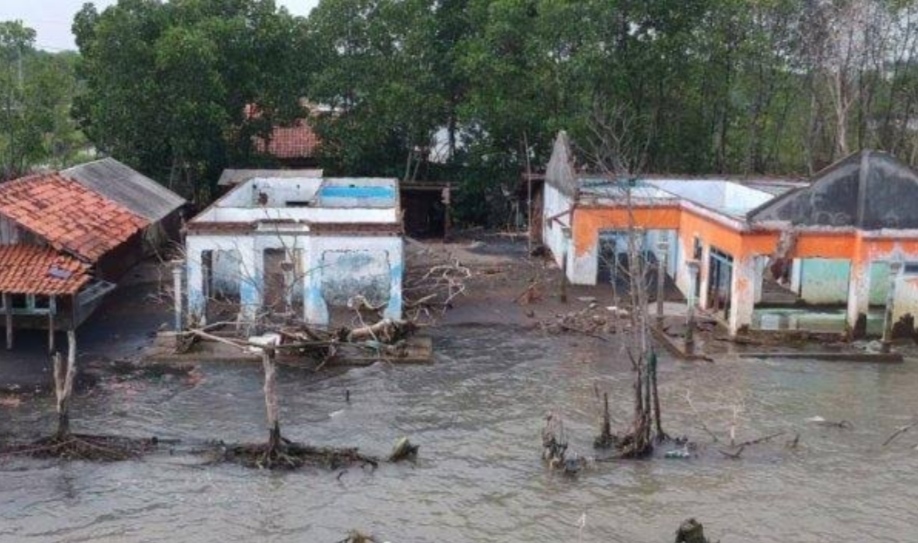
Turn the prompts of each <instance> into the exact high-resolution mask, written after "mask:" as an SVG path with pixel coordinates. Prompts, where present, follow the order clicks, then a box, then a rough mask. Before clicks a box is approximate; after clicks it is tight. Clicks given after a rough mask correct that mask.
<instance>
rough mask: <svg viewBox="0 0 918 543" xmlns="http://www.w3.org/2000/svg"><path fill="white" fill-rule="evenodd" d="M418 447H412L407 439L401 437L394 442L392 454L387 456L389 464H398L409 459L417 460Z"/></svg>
mask: <svg viewBox="0 0 918 543" xmlns="http://www.w3.org/2000/svg"><path fill="white" fill-rule="evenodd" d="M419 447H420V446H419V445H412V444H411V442H410V441H408V438H407V437H403V438H401V439H399V440H398V441H396V442H395V446H394V447H392V453H391V454H390V455H389V462H400V461H402V460H406V459H409V458H417V456H418V448H419Z"/></svg>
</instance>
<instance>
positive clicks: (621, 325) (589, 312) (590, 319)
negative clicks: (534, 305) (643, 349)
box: [541, 302, 631, 336]
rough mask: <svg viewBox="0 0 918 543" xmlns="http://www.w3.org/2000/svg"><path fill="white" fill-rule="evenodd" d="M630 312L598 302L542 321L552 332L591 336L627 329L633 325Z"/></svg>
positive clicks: (545, 328) (547, 330)
mask: <svg viewBox="0 0 918 543" xmlns="http://www.w3.org/2000/svg"><path fill="white" fill-rule="evenodd" d="M629 317H630V312H629V311H628V310H627V309H622V308H620V307H617V306H605V307H604V306H601V305H599V304H597V303H596V302H590V304H589V305H588V306H586V307H584V308H583V309H581V310H579V311H569V312H567V313H560V314H556V315H555V316H554V317H553V318H551V319H548V320H545V321H543V322H542V323H541V325H542V329H543V330H545V331H546V332H548V333H550V334H563V333H570V332H574V333H580V334H585V335H590V336H607V335H612V334H616V333H618V332H621V331H624V330H627V329H628V328H629V327H630V326H631V321H630V319H629Z"/></svg>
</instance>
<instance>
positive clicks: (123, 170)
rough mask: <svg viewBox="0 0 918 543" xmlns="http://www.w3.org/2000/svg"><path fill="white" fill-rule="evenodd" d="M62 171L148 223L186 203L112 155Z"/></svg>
mask: <svg viewBox="0 0 918 543" xmlns="http://www.w3.org/2000/svg"><path fill="white" fill-rule="evenodd" d="M61 173H62V174H63V175H65V176H66V177H69V178H70V179H73V180H74V181H76V182H77V183H79V184H81V185H83V186H84V187H86V188H88V189H89V190H91V191H93V192H96V193H98V194H101V195H102V196H104V197H106V198H108V199H110V200H112V201H114V202H117V203H119V204H121V205H123V206H124V207H126V208H128V209H129V210H131V211H133V212H134V213H135V214H137V215H139V216H141V217H143V218H145V219H147V220H149V221H150V222H154V223H155V222H158V221H160V220H162V219H164V218H165V217H166V216H168V215H169V214H170V213H172V212H173V211H175V210H176V209H178V208H179V207H181V206H183V205H185V199H184V198H182V197H181V196H179V195H178V194H176V193H174V192H172V191H171V190H169V189H167V188H166V187H164V186H162V185H160V184H159V183H157V182H156V181H154V180H152V179H150V178H149V177H147V176H145V175H143V174H142V173H140V172H138V171H136V170H133V169H131V168H129V167H128V166H127V165H125V164H122V163H121V162H118V161H117V160H115V159H113V158H103V159H101V160H96V161H93V162H87V163H86V164H80V165H79V166H74V167H73V168H68V169H66V170H64V171H62V172H61Z"/></svg>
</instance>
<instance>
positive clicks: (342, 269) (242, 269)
mask: <svg viewBox="0 0 918 543" xmlns="http://www.w3.org/2000/svg"><path fill="white" fill-rule="evenodd" d="M268 250H282V251H283V252H284V253H285V254H286V255H287V258H286V260H287V261H291V259H294V260H295V262H294V261H291V264H292V267H291V269H290V270H285V278H284V281H285V287H284V288H285V291H284V294H285V296H288V301H289V302H291V303H298V302H300V301H302V302H304V309H303V311H304V318H306V319H307V320H308V321H309V322H313V323H315V324H327V323H328V318H329V317H328V306H341V305H344V304H346V303H347V300H348V298H350V297H351V296H354V295H356V294H362V295H363V296H365V297H366V298H367V299H368V300H369V301H370V303H373V304H385V305H386V316H387V317H389V318H394V319H399V318H401V317H402V298H401V297H402V274H403V262H402V258H403V247H402V239H401V238H400V237H398V236H311V235H294V234H272V233H270V232H267V233H260V234H259V233H254V234H249V235H189V236H188V237H187V239H186V253H187V259H186V270H187V272H186V273H187V292H188V307H189V311H190V312H191V313H192V314H195V315H202V314H203V312H204V308H205V306H206V299H205V290H206V289H205V285H204V281H205V269H204V259H203V254H204V252H205V251H212V255H214V256H213V257H212V262H213V271H212V274H213V282H214V287H215V289H216V288H218V286H219V288H220V289H221V290H222V291H223V292H225V293H227V294H231V295H238V297H239V301H240V312H241V314H242V316H243V317H244V318H252V317H253V316H254V315H255V314H256V313H257V311H258V310H259V309H260V308H261V307H262V304H264V303H265V294H266V285H265V277H266V273H267V274H269V275H270V272H271V271H272V270H265V269H264V262H265V257H264V255H265V251H268ZM288 272H289V273H288Z"/></svg>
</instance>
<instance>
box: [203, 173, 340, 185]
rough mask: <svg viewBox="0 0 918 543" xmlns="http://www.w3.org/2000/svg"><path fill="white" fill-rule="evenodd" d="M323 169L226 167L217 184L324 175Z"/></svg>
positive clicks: (236, 183)
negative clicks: (243, 168) (241, 168)
mask: <svg viewBox="0 0 918 543" xmlns="http://www.w3.org/2000/svg"><path fill="white" fill-rule="evenodd" d="M322 173H323V172H322V170H233V169H226V170H223V173H222V174H221V175H220V180H219V181H217V184H218V185H220V186H221V187H231V186H233V185H238V184H240V183H245V182H246V181H251V180H252V179H288V178H296V177H310V178H311V177H322Z"/></svg>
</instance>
